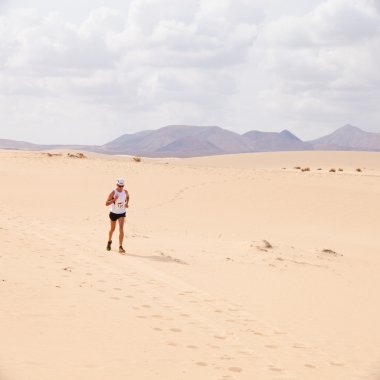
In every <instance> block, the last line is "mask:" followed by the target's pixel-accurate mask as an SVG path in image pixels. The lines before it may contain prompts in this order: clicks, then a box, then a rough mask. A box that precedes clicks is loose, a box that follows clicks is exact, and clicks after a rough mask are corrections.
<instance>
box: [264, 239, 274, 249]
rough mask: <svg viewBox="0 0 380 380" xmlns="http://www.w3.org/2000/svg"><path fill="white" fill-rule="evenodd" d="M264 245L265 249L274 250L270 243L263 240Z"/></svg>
mask: <svg viewBox="0 0 380 380" xmlns="http://www.w3.org/2000/svg"><path fill="white" fill-rule="evenodd" d="M263 243H264V248H267V249H271V248H273V246H272V244H271V243H269V241H267V240H263Z"/></svg>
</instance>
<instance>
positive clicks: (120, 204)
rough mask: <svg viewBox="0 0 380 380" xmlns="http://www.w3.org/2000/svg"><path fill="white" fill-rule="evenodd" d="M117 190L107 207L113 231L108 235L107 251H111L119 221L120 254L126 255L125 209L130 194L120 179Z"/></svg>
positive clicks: (114, 191)
mask: <svg viewBox="0 0 380 380" xmlns="http://www.w3.org/2000/svg"><path fill="white" fill-rule="evenodd" d="M116 186H117V187H116V189H115V190H113V191H112V192H111V193H110V195H109V196H108V198H107V202H106V206H111V207H110V211H111V212H110V215H109V216H110V222H111V229H110V231H109V234H108V243H107V251H110V250H111V244H112V235H113V233H114V231H115V228H116V222H117V221H119V253H125V250H124V248H123V240H124V221H125V209H126V208H128V203H129V194H128V191H127V190H126V189H124V180H123V179H122V178H119V179H118V180H117V182H116Z"/></svg>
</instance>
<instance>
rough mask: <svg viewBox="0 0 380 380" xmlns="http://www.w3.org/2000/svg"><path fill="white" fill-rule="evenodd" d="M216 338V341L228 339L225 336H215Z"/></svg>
mask: <svg viewBox="0 0 380 380" xmlns="http://www.w3.org/2000/svg"><path fill="white" fill-rule="evenodd" d="M214 338H215V339H226V337H225V336H221V335H214Z"/></svg>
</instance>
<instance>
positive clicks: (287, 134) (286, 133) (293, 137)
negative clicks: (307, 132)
mask: <svg viewBox="0 0 380 380" xmlns="http://www.w3.org/2000/svg"><path fill="white" fill-rule="evenodd" d="M280 135H281V136H283V137H286V138H289V139H291V140H296V141H301V139H299V138H298V137H297V136H296V135H294V134H293V133H292V132H290V131H288V130H287V129H284V130H283V131H281V132H280Z"/></svg>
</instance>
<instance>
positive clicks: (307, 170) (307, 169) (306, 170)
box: [301, 168, 310, 172]
mask: <svg viewBox="0 0 380 380" xmlns="http://www.w3.org/2000/svg"><path fill="white" fill-rule="evenodd" d="M301 171H303V172H309V171H310V168H303V169H301Z"/></svg>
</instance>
